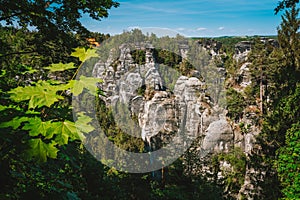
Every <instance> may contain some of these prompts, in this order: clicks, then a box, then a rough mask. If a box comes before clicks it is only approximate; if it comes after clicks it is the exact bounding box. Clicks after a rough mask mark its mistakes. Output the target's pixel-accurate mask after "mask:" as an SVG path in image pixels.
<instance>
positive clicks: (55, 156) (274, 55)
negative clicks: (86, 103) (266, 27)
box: [0, 0, 300, 200]
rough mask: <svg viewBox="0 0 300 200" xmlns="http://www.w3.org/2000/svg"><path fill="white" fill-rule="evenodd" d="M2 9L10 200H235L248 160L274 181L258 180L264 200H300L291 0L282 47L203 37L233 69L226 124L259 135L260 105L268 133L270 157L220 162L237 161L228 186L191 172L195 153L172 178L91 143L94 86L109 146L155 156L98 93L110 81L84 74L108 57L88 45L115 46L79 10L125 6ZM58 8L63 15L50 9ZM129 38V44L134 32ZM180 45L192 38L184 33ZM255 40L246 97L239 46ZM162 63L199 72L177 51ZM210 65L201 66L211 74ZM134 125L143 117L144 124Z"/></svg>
mask: <svg viewBox="0 0 300 200" xmlns="http://www.w3.org/2000/svg"><path fill="white" fill-rule="evenodd" d="M0 3H1V8H0V21H1V22H4V23H3V24H1V25H0V102H1V104H0V172H1V176H0V188H1V190H0V199H54V198H57V199H124V200H125V199H232V198H233V196H231V195H228V193H238V192H239V188H240V187H241V185H242V184H243V182H244V181H245V180H244V179H245V178H244V175H245V173H246V170H247V169H246V167H245V166H246V163H247V167H249V168H250V167H251V168H253V169H254V170H256V171H257V172H263V173H264V178H263V180H257V185H256V186H255V188H257V190H259V192H257V194H259V196H254V197H253V198H254V199H300V121H299V119H300V116H299V115H300V82H299V81H300V51H299V49H300V32H299V30H300V20H299V9H298V8H297V4H298V1H291V0H289V1H286V0H283V1H281V2H280V3H279V4H278V7H277V8H275V12H276V13H279V12H282V22H281V24H280V25H279V27H278V35H277V37H272V39H274V38H275V39H276V40H277V41H278V43H279V46H278V47H274V46H272V45H270V44H269V43H266V42H263V41H262V40H261V39H260V37H259V36H255V37H254V36H253V37H247V38H246V39H245V38H240V37H224V38H211V39H209V38H200V39H199V38H194V39H193V40H194V41H198V42H199V43H203V42H205V41H207V40H209V41H216V42H220V43H222V44H223V45H222V47H221V49H220V52H221V53H220V54H222V56H221V57H220V59H219V60H216V65H217V66H219V65H220V66H219V67H223V68H225V70H226V80H225V86H224V87H225V89H226V100H227V105H226V109H227V110H228V113H227V117H228V119H230V120H231V121H232V122H233V123H238V124H239V128H240V129H241V132H242V133H244V134H246V133H247V131H249V130H248V129H249V127H248V126H247V125H246V124H243V123H241V118H242V116H243V114H244V113H243V112H244V110H245V108H246V107H247V106H249V105H254V104H258V108H259V109H258V110H257V111H256V114H257V115H256V117H255V120H256V126H257V127H259V128H260V134H259V135H258V136H257V138H256V140H257V143H258V145H259V147H260V148H259V150H258V151H256V152H253V154H251V155H250V156H246V155H245V154H244V153H243V152H242V150H241V149H239V148H233V149H232V150H231V151H230V152H228V153H220V154H216V155H215V156H214V157H213V159H212V161H211V162H212V166H213V167H215V168H218V166H217V164H216V163H218V162H220V161H228V163H230V164H231V166H232V168H233V172H234V173H231V174H228V175H227V177H226V179H225V182H223V183H222V184H219V183H217V181H215V179H212V178H211V177H206V176H203V175H202V174H193V173H189V171H188V170H187V169H186V165H185V164H184V163H187V162H188V163H190V162H193V161H195V159H197V158H195V157H192V155H191V154H189V151H187V153H186V154H184V155H183V156H182V157H180V158H178V159H177V160H176V161H175V162H174V163H172V164H171V165H169V166H167V167H165V168H163V169H161V170H158V171H155V172H148V173H136V174H134V173H126V172H123V171H118V170H116V169H115V168H113V167H112V168H110V167H108V166H106V165H104V164H102V163H101V162H100V161H98V160H97V159H96V158H94V157H93V156H92V155H91V154H90V153H89V151H88V150H87V149H86V148H85V146H84V145H83V143H82V140H84V139H85V136H86V135H87V134H89V133H93V131H95V130H94V127H93V124H92V123H93V122H92V120H93V119H92V117H90V116H89V115H88V113H84V112H82V113H79V114H78V116H77V120H76V122H75V121H74V118H73V113H72V109H73V108H72V98H74V97H75V98H76V97H77V96H80V95H81V94H82V93H83V92H84V91H85V90H92V91H96V93H97V95H96V100H97V115H98V117H99V119H101V120H100V124H101V126H102V127H104V128H105V134H106V135H107V136H108V137H109V138H110V140H111V141H113V142H114V143H115V144H116V145H118V146H120V147H121V148H123V149H126V150H129V151H132V152H145V143H144V141H143V140H141V139H140V138H135V137H129V136H128V135H126V134H125V133H124V132H123V131H122V130H121V129H120V128H118V127H117V126H116V122H115V121H116V120H118V119H114V116H113V113H112V110H110V109H109V108H107V107H105V103H104V102H103V101H102V100H101V99H100V98H99V96H101V95H104V94H103V91H101V90H99V89H98V88H97V86H96V84H97V83H99V82H101V80H100V79H98V78H92V77H86V76H81V77H80V78H79V79H76V78H75V77H76V75H77V73H78V71H79V69H80V68H82V66H83V65H84V63H87V62H91V63H94V62H95V60H96V59H97V58H96V57H99V51H100V50H99V49H97V48H94V47H92V45H91V44H90V43H89V42H88V41H87V40H86V39H87V38H95V41H97V42H99V43H102V42H103V41H105V40H107V39H108V38H110V36H109V35H105V34H102V33H92V32H89V31H88V30H87V29H86V28H85V27H84V26H83V25H82V24H81V23H80V21H79V19H80V17H81V16H80V13H81V12H84V13H88V14H89V15H90V17H91V18H94V19H96V20H100V19H101V18H103V17H108V10H109V9H111V8H112V7H118V5H119V3H117V2H113V1H110V0H108V1H85V0H81V1H72V0H67V1H63V3H61V1H51V2H49V1H47V2H44V1H22V2H19V1H16V2H11V1H1V2H0ZM51 4H54V5H55V6H57V7H55V9H53V10H52V9H48V8H49V6H50V5H51ZM16 24H17V25H16ZM30 26H31V27H35V29H34V30H32V29H31V28H29V27H30ZM49 32H51V33H53V34H51V35H49V34H48V33H49ZM132 32H133V35H134V34H136V35H135V37H145V38H146V37H149V38H148V39H149V41H151V42H152V43H155V42H160V43H161V45H162V46H163V45H164V42H165V44H166V45H167V44H168V43H170V41H171V40H172V39H170V38H169V37H165V38H160V39H158V38H157V37H156V36H155V35H150V36H145V35H142V33H141V32H139V31H138V30H133V31H132ZM123 35H125V36H124V37H127V36H128V37H130V33H124V34H123ZM115 38H116V37H115ZM269 38H270V37H269ZM175 40H181V38H180V36H177V38H176V39H175ZM244 40H249V41H251V44H253V45H252V49H251V52H250V53H249V56H248V57H249V59H248V61H249V62H251V65H250V66H249V73H250V76H251V85H249V86H247V87H246V88H245V89H244V90H243V91H242V92H239V90H238V89H239V88H238V85H239V83H240V82H241V80H240V78H239V74H238V70H239V65H240V64H241V63H238V61H236V60H235V59H234V58H233V55H234V51H235V49H234V48H235V45H236V44H237V43H238V42H241V41H244ZM113 42H114V41H112V42H111V43H112V45H113ZM174 48H175V47H174ZM100 53H101V52H100ZM131 53H132V55H133V60H134V61H135V63H137V64H139V65H143V64H145V62H146V60H145V54H146V53H145V51H144V50H136V51H133V52H131ZM203 54H204V53H203ZM154 55H155V56H156V58H157V62H158V63H160V64H163V65H167V66H170V67H172V68H174V69H176V70H177V71H178V72H180V74H183V75H185V76H188V77H190V76H194V75H193V74H192V73H193V70H194V68H193V66H192V64H191V63H189V62H187V61H185V60H184V59H183V58H182V57H180V56H178V55H177V54H174V53H170V52H169V51H166V50H164V49H163V48H161V49H155V50H154ZM205 55H206V54H205ZM107 56H108V55H107ZM203 57H204V58H205V59H203V60H200V61H199V62H202V63H204V64H203V65H204V66H206V67H208V68H209V66H210V65H209V64H208V61H207V60H206V57H205V56H203ZM113 67H114V65H113ZM115 67H116V66H115ZM206 72H207V73H210V71H209V70H207V71H206ZM161 73H163V72H161ZM164 73H166V74H165V75H164V77H167V78H168V79H171V80H172V77H168V76H167V75H168V74H170V73H171V71H170V72H169V71H168V70H164ZM172 76H175V77H178V76H179V74H177V73H175V74H172ZM173 78H174V77H173ZM165 79H166V78H165ZM163 81H165V82H168V80H163ZM174 84H175V83H174V82H170V81H169V85H167V87H168V88H169V89H170V90H172V89H173V88H174ZM262 88H267V92H265V93H262V91H263V90H262ZM137 92H138V94H140V95H146V96H151V95H152V94H150V93H151V92H153V91H148V90H146V88H139V89H138V91H137ZM266 93H267V94H266ZM210 95H215V94H210ZM152 96H153V95H152ZM215 96H216V95H215ZM86 98H88V97H86ZM149 98H150V97H149ZM124 112H126V111H124ZM133 118H135V120H137V119H136V118H137V117H136V116H133ZM189 156H190V157H189ZM191 166H193V165H192V164H191ZM216 170H217V169H216ZM212 176H213V177H215V176H217V174H213V175H212ZM254 182H255V181H254ZM239 198H240V199H243V198H245V197H239Z"/></svg>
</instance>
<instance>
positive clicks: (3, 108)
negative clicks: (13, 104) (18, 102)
mask: <svg viewBox="0 0 300 200" xmlns="http://www.w3.org/2000/svg"><path fill="white" fill-rule="evenodd" d="M8 108H9V107H7V106H2V105H0V111H3V110H6V109H8Z"/></svg>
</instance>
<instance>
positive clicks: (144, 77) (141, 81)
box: [93, 40, 276, 198]
mask: <svg viewBox="0 0 300 200" xmlns="http://www.w3.org/2000/svg"><path fill="white" fill-rule="evenodd" d="M266 42H269V43H270V44H272V45H276V41H273V40H266ZM198 45H199V47H200V48H203V49H205V50H207V51H209V53H210V55H211V58H213V57H216V56H220V49H221V44H220V43H219V42H214V41H206V42H204V43H198ZM252 45H253V43H252V42H248V41H243V42H239V43H238V44H236V45H235V54H234V59H236V61H237V62H238V63H239V64H240V69H239V71H238V72H237V74H238V77H239V81H238V84H239V86H238V87H237V88H238V90H239V92H242V91H243V90H244V88H246V87H247V86H249V85H250V84H251V77H250V71H249V65H250V64H251V63H249V62H247V55H248V53H249V52H250V51H251V47H252ZM137 47H138V49H142V50H144V51H145V64H137V63H135V61H134V60H133V56H132V51H131V50H130V48H129V47H128V46H126V45H122V46H121V47H120V48H119V52H120V54H119V57H118V58H115V59H113V56H109V57H108V59H107V60H106V61H99V62H98V63H97V64H96V65H95V66H94V69H93V75H94V76H95V77H98V78H101V79H102V80H103V82H102V83H101V84H100V85H99V87H100V88H101V89H102V90H103V91H104V93H105V95H106V96H105V97H104V96H101V98H102V99H103V100H104V102H105V103H106V105H107V106H108V107H115V106H116V105H118V104H120V103H121V104H122V105H123V106H125V107H126V109H127V110H128V111H129V112H130V115H131V116H135V117H137V126H138V127H139V128H140V129H139V130H140V133H138V137H141V138H142V139H143V140H144V141H145V142H146V143H148V144H149V145H150V146H151V149H152V150H153V151H154V150H157V149H160V148H161V147H162V146H164V145H166V144H168V143H169V142H170V141H171V140H172V138H173V136H174V135H176V134H183V135H185V139H186V140H187V141H189V140H193V141H194V143H193V146H192V147H191V148H189V150H188V151H187V153H186V155H185V156H184V158H185V160H184V165H185V166H186V168H187V169H186V172H187V173H189V174H197V175H198V174H202V175H204V176H206V177H208V179H209V180H214V181H216V182H218V183H219V184H221V185H222V184H224V179H225V176H226V174H228V173H229V172H230V171H231V172H232V170H233V167H232V166H231V164H230V163H229V162H227V161H226V160H222V161H220V162H219V163H218V164H217V165H218V169H219V171H215V168H214V167H213V166H212V158H213V156H215V155H218V154H220V153H229V152H231V150H232V149H233V148H235V147H239V148H240V149H241V150H242V152H244V154H245V155H246V156H250V155H251V153H252V152H253V151H254V150H255V148H257V147H256V146H255V145H256V141H255V138H256V136H257V135H258V134H259V132H260V129H259V127H258V126H257V125H256V124H255V120H256V119H257V112H259V110H258V108H257V106H256V105H251V106H248V107H246V109H245V110H244V111H243V117H242V119H240V120H239V121H232V120H230V119H228V118H227V117H226V113H227V111H226V110H225V109H224V108H221V107H219V106H218V105H215V104H214V103H213V102H212V101H211V97H209V96H208V94H207V90H206V88H207V87H206V83H205V82H203V79H201V78H200V77H201V69H198V68H197V70H194V71H191V72H190V73H189V76H183V75H181V76H179V77H178V78H177V80H176V83H175V86H174V90H173V91H170V90H169V89H168V88H166V86H165V85H164V77H163V74H162V73H161V72H160V65H159V64H158V63H157V62H156V58H155V56H154V51H153V46H151V45H148V44H136V48H137ZM179 52H180V55H181V57H182V58H186V57H187V56H188V52H189V47H188V46H187V45H186V44H181V45H180V46H179ZM111 54H112V53H111ZM220 60H221V59H220ZM222 70H223V68H222ZM224 70H225V69H224ZM177 142H178V143H182V144H184V143H185V141H177ZM257 174H258V172H257V171H255V170H254V169H253V168H251V166H248V165H247V170H246V173H245V181H244V184H243V185H242V187H241V189H240V192H239V195H238V194H234V195H232V196H231V197H234V198H239V197H241V196H247V197H249V196H251V195H253V190H254V189H253V188H255V186H254V185H253V182H252V181H251V177H253V176H257ZM215 179H217V180H215ZM250 194H251V195H250Z"/></svg>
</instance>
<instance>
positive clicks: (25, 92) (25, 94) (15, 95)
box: [8, 81, 64, 108]
mask: <svg viewBox="0 0 300 200" xmlns="http://www.w3.org/2000/svg"><path fill="white" fill-rule="evenodd" d="M63 89H64V85H62V86H60V85H51V84H50V83H49V82H47V81H39V82H38V83H37V84H36V85H35V86H26V87H17V88H15V89H12V90H11V91H9V92H8V93H9V94H10V95H11V96H10V99H12V100H13V101H16V102H21V101H26V100H29V104H28V105H29V108H36V107H38V108H39V107H42V106H48V107H50V106H51V105H52V104H53V103H55V102H57V101H59V100H61V99H63V97H62V96H60V95H57V94H56V93H57V92H58V91H61V90H63Z"/></svg>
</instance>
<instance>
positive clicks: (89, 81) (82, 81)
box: [68, 76, 101, 96]
mask: <svg viewBox="0 0 300 200" xmlns="http://www.w3.org/2000/svg"><path fill="white" fill-rule="evenodd" d="M99 82H101V79H99V78H94V77H86V76H80V78H79V80H72V81H70V83H69V84H68V87H69V88H71V92H72V93H73V95H74V96H78V95H79V94H81V93H82V91H83V89H84V88H86V89H87V90H88V91H89V93H91V94H93V95H96V94H97V93H96V91H97V89H98V88H97V85H96V83H99Z"/></svg>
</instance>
